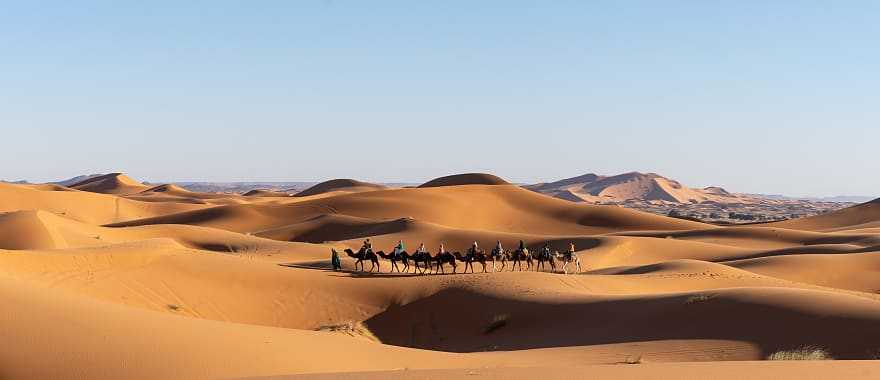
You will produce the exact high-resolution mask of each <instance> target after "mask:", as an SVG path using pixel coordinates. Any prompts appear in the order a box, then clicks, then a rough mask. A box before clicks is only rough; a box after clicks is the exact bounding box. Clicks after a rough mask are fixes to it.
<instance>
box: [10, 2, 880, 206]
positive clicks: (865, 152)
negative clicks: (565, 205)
mask: <svg viewBox="0 0 880 380" xmlns="http://www.w3.org/2000/svg"><path fill="white" fill-rule="evenodd" d="M877 20H880V3H877V2H869V1H850V2H844V3H832V2H819V1H800V2H757V1H713V2H699V1H667V2H654V1H632V2H611V1H608V2H604V1H595V2H576V1H555V2H527V1H513V2H500V1H498V2H495V1H484V2H465V1H451V2H391V1H376V2H356V1H341V0H338V1H299V2H286V1H262V2H234V1H210V2H208V1H192V2H185V3H178V2H170V1H154V2H106V1H83V2H76V3H75V4H74V3H72V2H61V1H57V2H53V1H49V2H43V1H35V2H12V3H7V4H5V5H4V7H3V11H2V12H0V53H2V59H0V129H2V132H3V144H2V147H3V149H0V161H2V162H4V163H5V165H3V166H2V168H0V179H3V180H20V179H24V180H29V181H34V182H42V181H54V180H61V179H66V178H69V177H73V176H76V175H80V174H90V173H107V172H116V171H122V172H125V173H127V174H129V175H130V176H132V177H133V178H136V179H138V180H143V181H151V182H157V181H321V180H326V179H330V178H356V179H359V180H364V181H374V182H416V183H418V182H423V181H426V180H429V179H431V178H435V177H439V176H443V175H448V174H454V173H463V172H488V173H492V174H496V175H498V176H501V177H503V178H505V179H507V180H509V181H511V182H518V183H535V182H545V181H555V180H558V179H562V178H567V177H573V176H577V175H580V174H584V173H588V172H594V173H598V174H606V175H608V174H620V173H624V172H629V171H640V172H655V173H658V174H661V175H664V176H667V177H669V178H672V179H676V180H679V181H681V182H682V183H683V184H684V185H686V186H690V187H705V186H722V187H724V188H726V189H728V190H730V191H735V192H741V193H770V194H784V195H789V196H837V195H860V196H878V195H880V191H878V189H880V176H878V175H876V173H877V169H878V167H880V164H878V160H877V142H878V141H880V126H878V124H880V107H878V104H880V91H878V88H880V74H878V70H877V69H878V67H880V50H878V49H877V48H876V41H877V39H878V37H880V23H878V22H877Z"/></svg>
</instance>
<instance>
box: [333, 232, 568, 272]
mask: <svg viewBox="0 0 880 380" xmlns="http://www.w3.org/2000/svg"><path fill="white" fill-rule="evenodd" d="M344 252H345V253H346V255H348V256H349V257H351V258H354V259H355V263H354V269H355V270H360V271H361V272H367V270H366V268H365V263H366V262H370V270H369V271H368V272H373V271H376V272H380V265H379V259H383V260H387V261H389V262H390V263H391V269H390V270H389V273H394V272H395V271H397V272H398V273H410V270H412V272H411V273H413V274H428V273H432V272H433V273H435V274H445V273H447V272H446V265H447V264H448V265H449V268H450V269H451V270H452V273H453V274H455V273H458V266H459V263H461V264H463V265H464V269H463V271H462V273H467V272H468V268H470V270H471V273H475V271H474V263H479V264H480V266H481V267H482V268H481V269H482V271H483V273H488V272H489V269H490V268H489V267H490V266H491V271H492V272H498V271H504V269H505V268H507V267H508V264H509V266H510V271H514V270H515V269H518V270H520V271H522V270H523V264H524V263H525V270H526V271H530V270H532V268H534V270H535V271H546V270H548V269H549V271H550V272H552V273H556V271H557V270H556V268H557V263H562V268H561V269H562V273H565V274H568V273H569V271H568V266H569V264H571V265H572V266H573V270H574V272H572V273H580V271H581V262H580V260H579V259H578V256H577V253H576V251H575V247H574V243H569V249H568V251H566V252H561V253H560V252H559V251H555V250H551V249H550V244H549V243H547V244H544V247H542V248H541V249H540V250H538V252H535V253H532V252H530V251H529V249H528V248H527V247H526V246H525V243H524V242H523V241H522V240H520V242H519V247H518V248H517V249H513V250H505V249H504V248H503V247H502V246H501V242H500V241H499V242H497V244H496V245H495V248H493V249H492V250H491V251H490V252H489V253H488V254H486V253H485V252H484V251H483V250H482V249H480V247H479V245H478V244H477V242H474V243H473V244H472V245H471V247H470V248H468V250H467V251H466V253H465V254H462V253H461V252H450V251H447V250H446V249H445V248H444V246H443V244H442V243H441V244H440V249H439V250H438V251H437V254H435V255H432V254H431V252H428V250H427V249H425V245H424V244H420V245H419V248H418V249H416V251H415V252H412V253H409V252H407V251H406V250H405V249H404V244H403V241H400V242H398V244H397V246H396V247H394V249H393V250H392V251H391V252H390V253H385V252H384V251H377V252H374V251H373V246H372V243H371V242H370V239H367V240H365V241H364V244H363V245H362V246H361V248H360V249H359V250H358V251H357V252H355V251H353V250H351V249H348V248H346V249H345V251H344ZM331 263H332V265H333V270H336V271H339V270H342V264H341V262H340V260H339V253H338V252H337V251H336V250H335V249H331ZM399 264H402V267H403V268H402V269H401V266H400V265H399Z"/></svg>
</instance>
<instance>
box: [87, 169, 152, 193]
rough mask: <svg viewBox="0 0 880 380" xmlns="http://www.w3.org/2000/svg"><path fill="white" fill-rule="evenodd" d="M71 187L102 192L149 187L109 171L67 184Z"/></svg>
mask: <svg viewBox="0 0 880 380" xmlns="http://www.w3.org/2000/svg"><path fill="white" fill-rule="evenodd" d="M69 187H70V188H72V189H76V190H82V191H89V192H92V193H103V194H119V195H124V194H133V193H138V192H141V191H144V190H146V189H148V188H149V187H148V186H147V185H144V184H142V183H140V182H138V181H135V180H134V179H132V178H131V177H129V176H127V175H125V174H122V173H110V174H105V175H102V176H98V177H92V178H88V179H86V180H84V181H82V182H77V183H74V184H72V185H70V186H69Z"/></svg>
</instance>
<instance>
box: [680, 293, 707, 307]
mask: <svg viewBox="0 0 880 380" xmlns="http://www.w3.org/2000/svg"><path fill="white" fill-rule="evenodd" d="M710 299H712V296H710V295H708V294H697V295H693V296H690V297H688V298H687V299H686V300H684V304H685V305H691V304H695V303H700V302H706V301H708V300H710Z"/></svg>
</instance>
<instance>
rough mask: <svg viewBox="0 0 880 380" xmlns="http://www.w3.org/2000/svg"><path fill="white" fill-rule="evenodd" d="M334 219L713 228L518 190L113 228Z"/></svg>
mask: <svg viewBox="0 0 880 380" xmlns="http://www.w3.org/2000/svg"><path fill="white" fill-rule="evenodd" d="M328 213H332V214H344V215H348V216H353V217H360V218H368V219H377V220H382V219H386V220H387V219H396V218H401V217H408V218H412V219H416V220H419V221H424V222H429V223H434V224H440V225H444V226H448V227H453V228H460V229H475V230H488V231H499V232H503V231H506V232H521V233H532V234H552V235H558V234H566V235H571V234H596V233H607V232H614V231H626V230H684V229H688V228H701V227H702V228H711V227H712V226H710V225H706V224H702V223H697V222H691V221H686V220H680V219H673V218H667V217H663V216H658V215H653V214H647V213H642V212H638V211H633V210H628V209H624V208H621V207H614V206H587V205H572V204H571V203H570V202H565V201H562V200H559V199H555V198H552V197H547V196H543V195H540V194H537V193H534V192H531V191H528V190H524V189H522V188H520V187H517V186H512V185H500V186H499V185H496V186H486V185H466V186H450V187H434V188H419V189H394V190H381V191H370V192H363V193H356V194H343V195H339V196H333V197H324V198H319V199H314V200H308V201H302V202H296V203H289V204H278V205H272V206H264V205H235V206H224V207H217V208H210V209H203V210H196V211H190V212H185V213H180V214H174V215H163V216H160V217H154V218H147V219H142V220H132V221H126V222H122V223H118V224H114V225H113V226H133V225H146V224H197V225H205V226H210V227H215V228H222V229H226V230H230V231H236V232H254V233H259V232H260V231H265V230H269V229H274V228H279V227H284V226H289V225H291V224H295V223H300V222H304V221H306V220H309V219H313V218H315V217H318V216H321V215H324V214H328Z"/></svg>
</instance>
